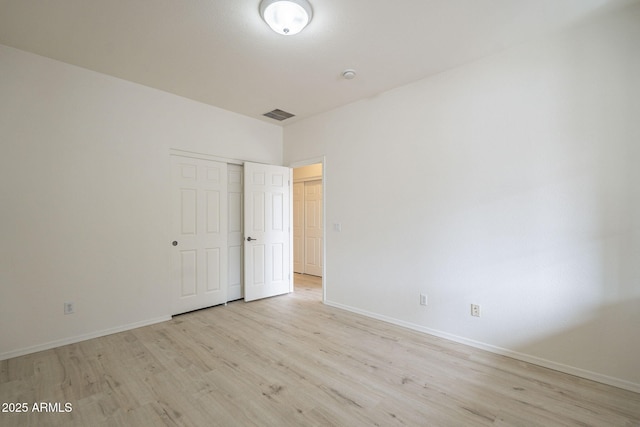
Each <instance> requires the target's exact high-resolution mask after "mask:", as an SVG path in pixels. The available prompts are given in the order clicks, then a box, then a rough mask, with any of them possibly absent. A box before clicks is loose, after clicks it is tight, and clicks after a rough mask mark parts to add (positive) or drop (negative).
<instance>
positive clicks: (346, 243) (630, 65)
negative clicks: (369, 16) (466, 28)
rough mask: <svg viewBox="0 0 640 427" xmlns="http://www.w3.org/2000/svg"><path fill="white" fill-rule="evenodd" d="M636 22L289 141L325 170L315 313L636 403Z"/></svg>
mask: <svg viewBox="0 0 640 427" xmlns="http://www.w3.org/2000/svg"><path fill="white" fill-rule="evenodd" d="M638 22H640V6H638V5H636V6H633V7H630V8H628V9H626V10H624V11H621V12H619V13H615V14H612V15H610V16H608V17H606V18H601V19H599V20H598V21H595V22H590V23H588V24H585V25H583V26H582V27H577V28H574V29H572V30H570V31H568V32H565V33H564V34H561V35H556V36H554V37H553V38H551V39H548V40H544V41H541V42H537V43H535V44H529V45H526V46H520V47H519V48H516V49H513V50H510V51H508V52H504V53H502V54H500V55H497V56H493V57H490V58H486V59H484V60H481V61H478V62H475V63H472V64H468V65H466V66H464V67H461V68H458V69H455V70H451V71H449V72H446V73H443V74H440V75H438V76H436V77H433V78H429V79H425V80H422V81H419V82H416V83H414V84H410V85H407V86H404V87H401V88H398V89H395V90H392V91H389V92H386V93H383V94H381V95H379V96H376V97H373V98H371V99H367V100H364V101H361V102H357V103H354V104H351V105H348V106H345V107H342V108H340V109H337V110H334V111H330V112H328V113H325V114H322V115H319V116H316V117H313V118H310V119H307V120H303V121H300V122H297V123H295V124H292V125H290V126H287V127H285V132H284V142H285V148H284V150H285V163H287V164H291V163H293V162H297V161H301V160H303V159H307V158H317V157H319V156H323V155H325V156H326V164H325V179H326V203H327V205H326V212H327V230H328V232H327V260H326V265H327V267H326V268H327V276H326V293H327V301H328V303H330V304H333V305H337V306H340V307H344V308H348V309H351V310H354V311H358V312H361V313H365V314H369V315H371V316H375V317H378V318H382V319H385V320H389V321H393V322H396V323H399V324H403V325H406V326H409V327H413V328H416V329H419V330H423V331H428V332H432V333H435V334H439V335H442V336H446V337H449V338H453V339H456V340H458V341H461V342H466V343H470V344H473V345H476V346H479V347H482V348H487V349H490V350H492V351H496V352H500V353H505V354H509V355H514V356H517V357H520V358H522V359H525V360H531V361H535V362H537V363H541V364H544V365H546V366H551V367H554V368H558V369H562V370H565V371H567V372H573V373H576V374H580V375H583V376H586V377H589V378H594V379H598V380H600V381H604V382H608V383H610V384H616V385H620V386H622V387H626V388H630V389H634V390H636V391H640V365H639V364H638V355H639V354H640V333H639V332H638V331H640V310H639V309H638V307H640V190H639V185H638V183H640V167H639V166H638V165H640V119H639V118H638V112H640V102H639V100H640V55H639V54H638V52H639V51H638V47H639V46H640V25H638ZM392 207H393V208H392ZM337 222H339V223H341V224H342V232H336V231H334V230H333V227H332V224H333V223H337ZM421 292H425V293H427V294H428V296H429V305H428V306H427V307H422V306H420V305H419V294H420V293H421ZM471 303H475V304H480V305H481V309H482V316H481V317H480V318H474V317H471V316H470V313H469V311H470V310H469V308H470V304H471Z"/></svg>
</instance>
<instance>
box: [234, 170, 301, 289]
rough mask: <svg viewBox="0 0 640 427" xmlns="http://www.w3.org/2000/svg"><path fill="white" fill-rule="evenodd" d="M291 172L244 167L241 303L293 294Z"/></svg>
mask: <svg viewBox="0 0 640 427" xmlns="http://www.w3.org/2000/svg"><path fill="white" fill-rule="evenodd" d="M290 183H291V169H289V168H286V167H282V166H272V165H263V164H257V163H249V162H245V163H244V206H245V210H244V234H245V241H244V260H245V262H244V278H245V281H244V283H245V287H244V299H245V301H252V300H255V299H260V298H266V297H270V296H274V295H280V294H284V293H288V292H291V291H292V290H293V287H292V283H293V282H292V280H291V272H292V271H291V270H292V268H291V251H290V248H291V229H290V225H291V224H290V219H291V203H290V196H291V187H290Z"/></svg>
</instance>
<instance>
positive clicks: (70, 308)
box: [64, 302, 76, 314]
mask: <svg viewBox="0 0 640 427" xmlns="http://www.w3.org/2000/svg"><path fill="white" fill-rule="evenodd" d="M75 311H76V307H75V304H74V303H72V302H65V303H64V314H73V313H74V312H75Z"/></svg>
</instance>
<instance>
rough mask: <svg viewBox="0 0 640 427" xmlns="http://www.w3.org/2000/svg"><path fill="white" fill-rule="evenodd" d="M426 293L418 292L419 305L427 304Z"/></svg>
mask: <svg viewBox="0 0 640 427" xmlns="http://www.w3.org/2000/svg"><path fill="white" fill-rule="evenodd" d="M427 302H428V298H427V294H420V305H427Z"/></svg>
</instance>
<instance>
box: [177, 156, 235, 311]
mask: <svg viewBox="0 0 640 427" xmlns="http://www.w3.org/2000/svg"><path fill="white" fill-rule="evenodd" d="M171 162H172V193H173V194H172V196H173V197H172V235H173V242H172V245H173V247H172V252H171V253H172V257H171V258H172V259H171V261H172V263H171V269H172V314H179V313H185V312H187V311H192V310H197V309H200V308H204V307H210V306H213V305H217V304H223V303H225V302H227V165H226V163H220V162H214V161H210V160H203V159H193V158H188V157H180V156H171Z"/></svg>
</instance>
